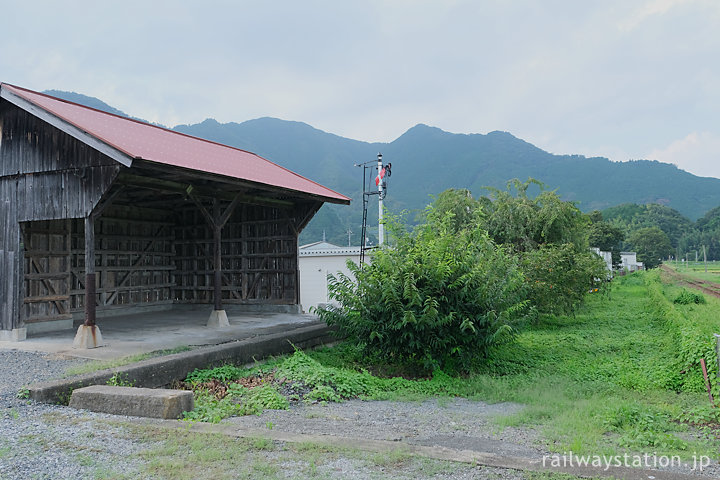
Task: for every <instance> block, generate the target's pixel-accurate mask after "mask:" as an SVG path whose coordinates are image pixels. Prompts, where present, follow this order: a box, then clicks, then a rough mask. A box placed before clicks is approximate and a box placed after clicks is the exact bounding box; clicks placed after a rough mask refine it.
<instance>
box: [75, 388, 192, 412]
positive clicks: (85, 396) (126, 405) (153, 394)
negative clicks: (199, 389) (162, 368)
mask: <svg viewBox="0 0 720 480" xmlns="http://www.w3.org/2000/svg"><path fill="white" fill-rule="evenodd" d="M70 406H71V407H72V408H77V409H83V410H90V411H91V412H102V413H112V414H114V415H130V416H134V417H150V418H165V419H170V418H180V417H182V413H183V412H189V411H191V410H192V409H193V408H195V401H194V399H193V394H192V392H190V391H186V390H170V389H165V388H158V389H155V388H136V387H116V386H111V385H92V386H90V387H84V388H78V389H77V390H73V392H72V396H71V397H70Z"/></svg>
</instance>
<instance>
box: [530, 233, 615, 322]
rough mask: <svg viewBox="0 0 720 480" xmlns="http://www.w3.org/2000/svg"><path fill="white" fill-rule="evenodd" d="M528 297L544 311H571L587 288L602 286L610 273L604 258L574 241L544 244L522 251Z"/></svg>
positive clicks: (580, 300) (558, 312) (580, 301)
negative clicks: (582, 248) (577, 245)
mask: <svg viewBox="0 0 720 480" xmlns="http://www.w3.org/2000/svg"><path fill="white" fill-rule="evenodd" d="M521 258H522V260H521V263H520V265H521V268H522V271H523V274H524V275H525V281H526V283H527V286H528V298H529V299H530V302H531V303H532V305H533V306H534V307H535V308H537V309H538V311H540V312H543V313H555V314H561V313H571V312H573V311H575V309H576V308H577V307H578V306H579V305H580V304H582V302H583V300H584V299H585V295H587V293H588V291H591V290H595V289H599V288H602V286H603V284H604V281H603V279H604V278H605V277H606V276H607V271H606V268H605V264H604V263H603V261H602V259H601V258H600V257H599V256H598V255H595V254H594V253H593V252H591V251H588V250H579V249H578V248H577V247H576V246H575V245H573V244H571V243H565V244H562V245H541V246H540V247H539V248H538V249H536V250H531V251H528V252H524V253H523V254H522V257H521Z"/></svg>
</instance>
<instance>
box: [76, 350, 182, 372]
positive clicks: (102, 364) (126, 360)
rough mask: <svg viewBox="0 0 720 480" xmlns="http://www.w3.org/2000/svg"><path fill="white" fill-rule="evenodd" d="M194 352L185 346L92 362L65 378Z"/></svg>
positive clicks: (79, 366)
mask: <svg viewBox="0 0 720 480" xmlns="http://www.w3.org/2000/svg"><path fill="white" fill-rule="evenodd" d="M189 350H192V348H191V347H189V346H187V345H185V346H181V347H176V348H171V349H166V350H155V351H154V352H149V353H139V354H137V355H129V356H127V357H123V358H118V359H115V360H104V361H91V362H87V363H83V364H81V365H76V366H74V367H70V368H68V369H67V370H65V377H73V376H75V375H84V374H86V373H92V372H97V371H100V370H106V369H108V368H117V367H123V366H125V365H130V364H131V363H137V362H141V361H143V360H147V359H149V358H155V357H162V356H164V355H172V354H174V353H180V352H187V351H189Z"/></svg>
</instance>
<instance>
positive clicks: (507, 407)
mask: <svg viewBox="0 0 720 480" xmlns="http://www.w3.org/2000/svg"><path fill="white" fill-rule="evenodd" d="M521 409H522V406H521V405H517V404H513V403H499V404H488V403H484V402H475V401H470V400H466V399H462V398H458V399H452V400H442V401H438V400H427V401H424V402H387V401H380V402H363V401H361V400H350V401H346V402H343V403H326V404H315V405H308V406H306V405H296V406H294V407H293V408H291V409H290V410H268V411H266V412H264V413H263V414H262V415H260V416H258V415H249V416H245V417H233V418H228V419H226V420H224V422H226V423H228V424H232V425H237V426H239V427H246V428H265V427H266V426H267V425H268V422H270V424H272V426H273V427H272V428H273V429H277V430H279V431H282V432H291V433H313V434H321V435H341V436H345V437H359V438H371V439H374V440H391V441H402V442H405V443H409V444H413V445H427V446H434V445H438V446H444V447H449V448H458V449H474V450H478V451H484V452H490V453H496V454H499V455H510V456H525V457H539V458H542V456H543V455H544V454H546V453H549V452H547V451H546V450H545V449H544V448H542V447H541V446H540V445H541V442H540V439H539V436H538V434H537V432H536V431H534V430H532V429H530V428H523V429H520V428H512V427H508V428H505V429H500V428H499V427H498V426H497V425H496V424H495V423H494V422H493V419H494V418H495V417H499V416H507V415H511V414H513V413H516V412H518V411H520V410H521Z"/></svg>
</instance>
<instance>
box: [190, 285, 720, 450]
mask: <svg viewBox="0 0 720 480" xmlns="http://www.w3.org/2000/svg"><path fill="white" fill-rule="evenodd" d="M679 291H680V290H679V288H677V287H674V286H671V285H660V284H659V276H658V275H657V274H655V273H651V274H635V275H630V276H627V277H623V278H620V279H617V280H616V281H615V284H614V287H613V292H612V293H611V295H609V296H605V295H591V296H590V298H589V299H588V301H587V304H586V305H585V307H583V308H582V309H581V311H579V312H578V313H577V314H576V315H575V316H570V317H568V316H545V317H542V318H541V319H540V320H539V321H538V322H537V323H536V324H534V325H532V326H530V327H529V328H527V329H526V330H525V331H523V332H521V333H519V335H517V337H516V339H515V341H514V342H512V343H509V344H506V345H502V346H499V347H496V348H494V349H493V350H492V352H491V356H490V359H489V360H486V361H484V362H482V363H481V364H480V365H479V366H478V370H477V372H476V373H474V374H472V375H469V376H463V377H450V376H448V375H445V374H444V373H443V372H441V371H437V372H435V374H434V375H433V377H432V378H422V379H416V380H407V379H405V378H400V377H394V378H384V377H378V376H375V375H372V374H371V373H370V372H371V371H373V372H385V373H387V372H388V371H392V368H391V367H388V366H387V365H382V364H379V363H377V362H369V361H368V360H367V359H365V358H364V357H363V356H362V352H360V351H359V350H358V349H357V347H356V346H354V345H352V344H349V343H344V344H341V345H338V346H336V347H333V348H325V349H320V350H317V351H313V352H296V353H295V354H294V355H291V356H289V357H285V358H281V359H275V360H274V361H273V363H272V364H271V365H269V366H265V367H256V368H255V369H237V370H235V371H233V372H232V375H231V376H232V377H233V378H242V377H247V376H252V375H259V374H262V375H267V373H268V372H274V378H275V379H283V381H286V382H295V383H297V384H300V385H303V386H304V387H305V389H306V390H309V391H310V393H309V394H306V395H305V396H304V398H305V400H306V401H342V400H343V399H346V398H362V399H366V400H374V399H388V400H422V399H427V398H438V399H440V402H441V403H442V402H443V400H442V399H443V398H448V397H454V396H458V397H466V398H470V399H476V400H484V401H489V402H506V401H509V402H517V403H521V404H523V405H525V406H526V408H524V409H523V410H521V411H520V412H519V413H517V414H515V415H512V416H509V417H504V418H499V419H498V420H497V422H498V425H499V427H501V428H502V427H506V426H532V427H535V428H537V429H539V430H540V431H541V432H542V435H543V438H544V441H545V442H546V446H547V447H548V448H549V449H550V450H552V451H556V452H562V451H567V450H572V451H573V452H576V453H580V454H582V453H591V454H608V455H616V454H619V453H623V452H639V453H643V452H647V451H651V452H658V454H667V455H681V456H683V457H685V458H688V457H690V456H692V454H694V453H697V454H703V455H704V454H714V455H716V453H715V452H717V448H718V446H720V443H719V442H718V439H717V437H716V435H715V434H714V432H715V431H716V430H713V429H714V428H715V427H714V426H713V425H717V416H715V415H713V411H712V410H711V409H710V407H709V402H708V400H707V396H706V394H703V388H704V387H703V382H702V375H701V374H700V373H699V370H698V368H696V363H697V362H699V358H698V355H699V354H700V353H698V352H706V350H707V348H706V347H708V345H709V344H708V343H707V342H706V341H705V340H707V339H708V338H712V335H711V332H712V331H720V315H718V313H719V312H720V302H717V301H715V300H714V299H712V300H709V301H708V302H707V304H703V305H696V304H692V305H674V304H673V303H672V300H673V298H675V297H676V296H677V294H678V292H679ZM653 295H654V296H653ZM658 295H659V297H658ZM673 319H674V320H673ZM698 338H703V341H701V342H699V341H698V340H697V339H698ZM698 342H699V343H698ZM706 353H708V354H709V353H710V352H709V351H708V352H706ZM707 360H708V362H709V363H713V362H715V359H714V357H712V358H711V357H710V356H707ZM228 371H229V370H228V369H224V370H222V371H221V373H223V374H228ZM204 372H205V373H199V374H198V375H200V377H202V376H203V375H206V374H207V372H208V371H204ZM210 376H211V375H210ZM228 378H229V377H228ZM719 396H720V395H719ZM201 403H202V402H201ZM255 413H256V412H255ZM691 423H692V424H695V425H689V424H691Z"/></svg>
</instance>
